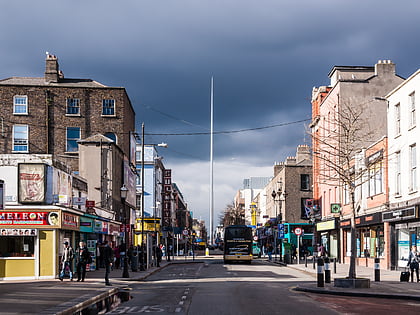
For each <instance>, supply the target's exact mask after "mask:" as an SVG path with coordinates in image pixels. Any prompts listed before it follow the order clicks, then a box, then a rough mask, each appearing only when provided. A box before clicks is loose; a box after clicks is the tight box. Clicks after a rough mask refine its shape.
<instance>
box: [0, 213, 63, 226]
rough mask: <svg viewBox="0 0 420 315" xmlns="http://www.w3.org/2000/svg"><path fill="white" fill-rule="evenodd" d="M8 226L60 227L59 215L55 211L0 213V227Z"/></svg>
mask: <svg viewBox="0 0 420 315" xmlns="http://www.w3.org/2000/svg"><path fill="white" fill-rule="evenodd" d="M8 225H24V226H30V225H36V226H49V227H60V215H59V212H55V211H2V212H0V226H8Z"/></svg>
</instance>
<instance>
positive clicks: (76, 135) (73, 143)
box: [66, 127, 80, 152]
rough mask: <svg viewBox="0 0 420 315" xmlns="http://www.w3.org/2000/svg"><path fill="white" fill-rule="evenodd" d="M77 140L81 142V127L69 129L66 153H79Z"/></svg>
mask: <svg viewBox="0 0 420 315" xmlns="http://www.w3.org/2000/svg"><path fill="white" fill-rule="evenodd" d="M77 140H80V128H79V127H67V146H66V152H78V151H79V148H78V146H77Z"/></svg>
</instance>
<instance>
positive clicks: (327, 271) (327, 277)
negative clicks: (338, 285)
mask: <svg viewBox="0 0 420 315" xmlns="http://www.w3.org/2000/svg"><path fill="white" fill-rule="evenodd" d="M324 266H325V283H331V270H330V259H329V258H328V257H325V260H324Z"/></svg>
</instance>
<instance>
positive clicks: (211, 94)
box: [210, 77, 214, 245]
mask: <svg viewBox="0 0 420 315" xmlns="http://www.w3.org/2000/svg"><path fill="white" fill-rule="evenodd" d="M210 90H211V91H210V92H211V93H210V245H213V243H214V241H213V212H214V205H213V199H214V193H213V77H211V88H210Z"/></svg>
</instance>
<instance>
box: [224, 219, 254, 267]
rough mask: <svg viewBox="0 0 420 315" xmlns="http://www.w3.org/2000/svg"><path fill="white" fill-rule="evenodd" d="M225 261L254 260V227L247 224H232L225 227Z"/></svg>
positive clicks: (249, 261) (248, 261)
mask: <svg viewBox="0 0 420 315" xmlns="http://www.w3.org/2000/svg"><path fill="white" fill-rule="evenodd" d="M224 243H225V244H224V255H223V259H224V262H225V263H228V262H232V261H243V262H247V263H251V261H252V228H251V227H249V226H246V225H231V226H228V227H226V228H225V237H224Z"/></svg>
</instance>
